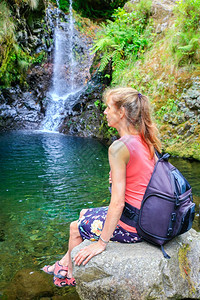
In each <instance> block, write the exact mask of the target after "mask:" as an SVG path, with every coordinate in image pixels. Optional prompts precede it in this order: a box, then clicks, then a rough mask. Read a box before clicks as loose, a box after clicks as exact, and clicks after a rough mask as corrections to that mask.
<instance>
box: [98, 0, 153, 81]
mask: <svg viewBox="0 0 200 300" xmlns="http://www.w3.org/2000/svg"><path fill="white" fill-rule="evenodd" d="M147 7H148V9H147ZM150 7H151V2H150V1H145V0H142V1H141V2H140V4H138V5H137V7H136V8H135V10H133V11H132V12H131V13H128V12H127V11H126V10H125V9H123V8H118V9H117V10H115V13H114V14H113V16H112V17H113V21H111V20H108V21H107V24H102V30H101V31H99V32H98V33H97V40H96V42H95V44H94V46H93V48H92V50H93V53H95V52H97V51H100V52H101V53H102V58H101V64H100V68H99V71H103V70H104V69H105V68H106V66H107V65H108V63H109V62H112V71H113V74H112V78H113V82H114V81H115V78H116V77H117V76H118V74H119V73H120V72H121V71H122V70H123V69H124V68H125V67H126V66H127V61H128V60H129V59H130V57H131V60H132V62H134V61H136V60H137V59H138V58H139V57H140V56H141V54H142V53H143V52H144V51H145V49H146V48H147V46H148V43H149V40H150V31H151V30H150V28H147V25H148V17H149V11H150Z"/></svg>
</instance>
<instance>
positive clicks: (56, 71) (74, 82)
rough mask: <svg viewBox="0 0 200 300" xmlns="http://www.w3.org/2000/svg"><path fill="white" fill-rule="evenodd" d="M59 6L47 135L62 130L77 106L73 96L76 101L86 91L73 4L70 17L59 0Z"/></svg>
mask: <svg viewBox="0 0 200 300" xmlns="http://www.w3.org/2000/svg"><path fill="white" fill-rule="evenodd" d="M57 5H58V8H57V13H56V14H57V17H56V27H55V32H54V64H53V78H52V87H51V89H50V91H49V92H48V95H47V99H46V115H45V118H44V121H43V123H42V129H43V130H45V131H58V130H59V127H60V125H61V124H62V121H63V119H64V117H65V115H66V112H67V110H70V105H72V104H73V103H74V98H73V95H74V97H75V96H76V94H77V92H78V91H80V90H81V89H82V88H83V86H84V81H85V78H84V75H83V78H82V80H80V76H81V70H80V66H81V63H80V62H78V61H77V59H76V49H75V48H77V45H75V43H76V44H77V43H80V41H79V40H78V38H77V33H76V35H75V28H74V18H73V10H72V0H70V6H69V15H68V16H65V15H64V14H63V13H62V12H61V11H60V9H59V1H58V0H57ZM60 14H61V17H62V21H61V20H60V16H59V15H60ZM63 15H64V17H65V20H64V21H63ZM75 38H76V42H75ZM79 56H80V55H77V57H79Z"/></svg>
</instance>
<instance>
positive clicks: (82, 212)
mask: <svg viewBox="0 0 200 300" xmlns="http://www.w3.org/2000/svg"><path fill="white" fill-rule="evenodd" d="M87 211H88V209H86V208H85V209H82V210H81V212H80V215H79V218H82V216H83V215H84V214H85V213H86V212H87Z"/></svg>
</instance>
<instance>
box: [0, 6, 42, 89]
mask: <svg viewBox="0 0 200 300" xmlns="http://www.w3.org/2000/svg"><path fill="white" fill-rule="evenodd" d="M38 4H39V0H23V1H21V2H20V3H19V1H17V0H15V1H14V5H13V6H11V5H9V2H8V1H6V0H4V1H2V2H1V3H0V57H1V61H0V85H1V87H9V86H11V85H15V84H17V83H19V84H24V82H25V78H26V71H27V69H28V67H29V66H30V64H33V63H39V62H41V61H42V59H43V58H44V57H46V55H45V54H44V53H40V54H36V55H32V54H30V50H28V49H26V48H23V47H22V46H21V45H20V44H19V43H18V42H17V38H16V34H17V26H18V24H17V22H16V16H15V11H13V7H16V8H18V9H19V10H20V9H22V8H23V9H24V7H25V6H26V5H28V8H29V9H30V10H34V9H36V8H37V7H38ZM26 10H27V7H26V8H25V11H26ZM29 15H30V14H29ZM27 21H28V20H27Z"/></svg>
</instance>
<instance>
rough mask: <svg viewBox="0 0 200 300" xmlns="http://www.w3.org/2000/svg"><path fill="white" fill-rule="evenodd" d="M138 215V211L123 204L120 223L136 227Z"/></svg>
mask: <svg viewBox="0 0 200 300" xmlns="http://www.w3.org/2000/svg"><path fill="white" fill-rule="evenodd" d="M139 213H140V210H139V209H138V208H136V207H134V206H132V205H131V204H129V203H127V202H125V206H124V210H123V212H122V215H121V218H120V221H122V222H124V223H125V224H127V225H129V226H132V227H137V223H138V220H139Z"/></svg>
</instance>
